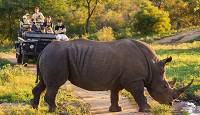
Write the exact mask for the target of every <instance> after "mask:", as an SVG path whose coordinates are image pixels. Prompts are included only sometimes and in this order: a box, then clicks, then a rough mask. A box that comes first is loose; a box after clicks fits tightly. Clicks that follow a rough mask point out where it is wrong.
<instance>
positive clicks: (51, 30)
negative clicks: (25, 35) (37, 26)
mask: <svg viewBox="0 0 200 115" xmlns="http://www.w3.org/2000/svg"><path fill="white" fill-rule="evenodd" d="M46 33H47V34H54V32H53V29H52V27H47V28H46Z"/></svg>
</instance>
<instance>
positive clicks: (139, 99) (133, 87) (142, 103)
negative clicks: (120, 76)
mask: <svg viewBox="0 0 200 115" xmlns="http://www.w3.org/2000/svg"><path fill="white" fill-rule="evenodd" d="M125 89H126V90H127V91H129V92H130V93H131V94H132V96H133V97H134V99H135V101H136V103H137V104H138V106H139V112H151V107H150V106H149V104H148V103H147V99H146V97H145V96H144V83H143V81H136V82H131V83H130V82H129V83H127V87H126V88H125Z"/></svg>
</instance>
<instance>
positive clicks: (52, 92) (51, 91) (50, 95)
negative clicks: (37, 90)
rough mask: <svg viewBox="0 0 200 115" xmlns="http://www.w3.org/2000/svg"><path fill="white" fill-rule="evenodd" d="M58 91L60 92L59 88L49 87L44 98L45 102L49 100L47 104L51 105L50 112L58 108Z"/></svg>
mask: <svg viewBox="0 0 200 115" xmlns="http://www.w3.org/2000/svg"><path fill="white" fill-rule="evenodd" d="M57 92H58V88H50V87H47V91H46V94H45V96H44V100H45V102H47V104H48V106H49V112H54V111H55V110H56V104H55V99H56V94H57Z"/></svg>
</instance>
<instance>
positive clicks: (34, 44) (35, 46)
mask: <svg viewBox="0 0 200 115" xmlns="http://www.w3.org/2000/svg"><path fill="white" fill-rule="evenodd" d="M26 26H28V25H24V27H20V31H19V33H18V40H17V41H15V49H16V58H17V63H19V64H25V63H28V60H29V59H33V60H36V59H37V57H38V56H39V54H40V52H41V51H42V50H43V49H44V48H45V47H46V46H47V45H48V44H49V43H50V42H52V41H53V40H55V39H56V35H55V34H46V33H41V32H35V31H33V32H28V31H25V29H24V28H26Z"/></svg>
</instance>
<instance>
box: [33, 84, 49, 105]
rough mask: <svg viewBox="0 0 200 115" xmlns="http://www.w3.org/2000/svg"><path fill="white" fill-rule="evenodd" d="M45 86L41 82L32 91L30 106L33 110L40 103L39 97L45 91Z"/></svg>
mask: <svg viewBox="0 0 200 115" xmlns="http://www.w3.org/2000/svg"><path fill="white" fill-rule="evenodd" d="M45 88H46V86H45V84H44V82H43V81H42V80H41V81H40V82H39V83H38V84H37V85H36V86H35V87H34V88H33V90H32V94H33V96H34V97H33V99H31V105H32V107H33V108H34V109H37V108H38V105H39V102H40V95H41V93H42V92H43V91H44V90H45Z"/></svg>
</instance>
